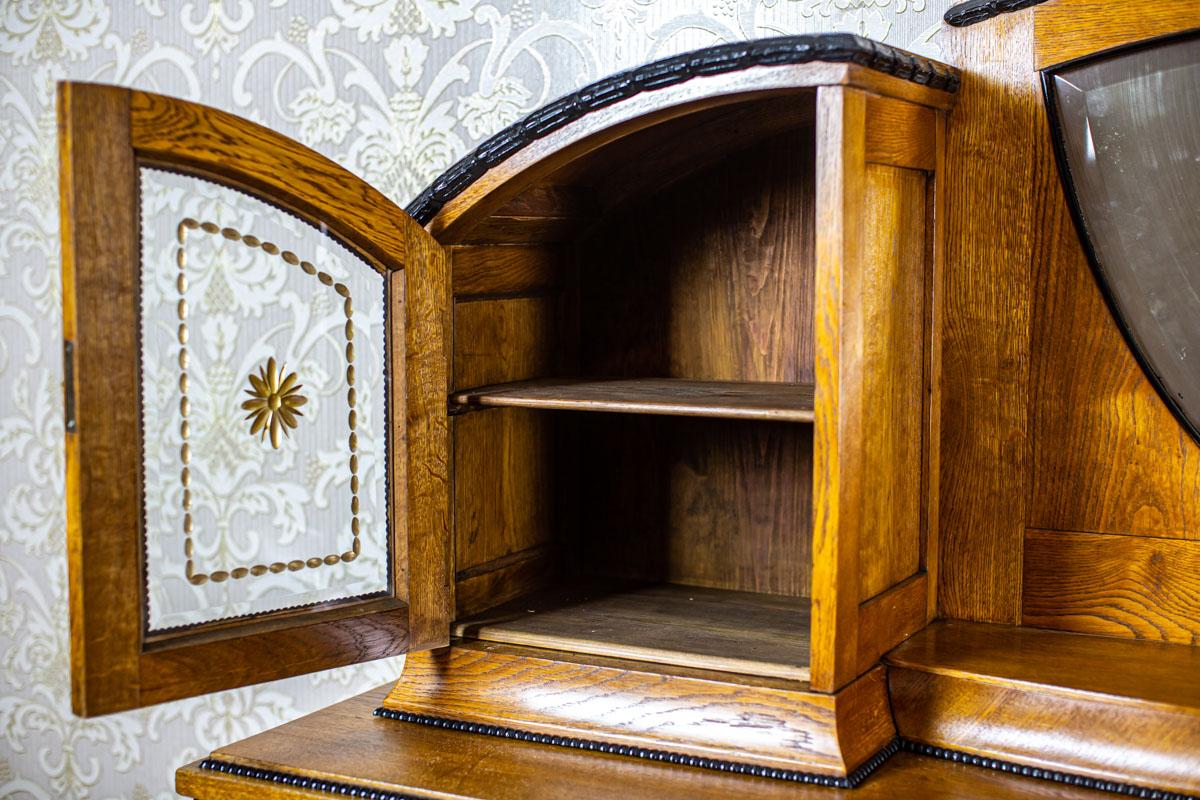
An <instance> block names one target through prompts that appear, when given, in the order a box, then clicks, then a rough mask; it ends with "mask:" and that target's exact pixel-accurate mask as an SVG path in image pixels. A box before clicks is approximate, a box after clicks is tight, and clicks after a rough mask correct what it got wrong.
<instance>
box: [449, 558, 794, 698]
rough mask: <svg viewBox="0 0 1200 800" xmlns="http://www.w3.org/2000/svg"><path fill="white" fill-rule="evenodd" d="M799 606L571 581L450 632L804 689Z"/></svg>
mask: <svg viewBox="0 0 1200 800" xmlns="http://www.w3.org/2000/svg"><path fill="white" fill-rule="evenodd" d="M808 606H809V601H808V599H807V598H793V597H779V596H775V595H764V594H755V593H751V592H732V591H729V590H722V589H707V588H703V587H699V586H681V585H679V584H649V585H646V584H628V583H617V582H612V581H602V582H600V581H572V582H570V583H568V584H566V585H562V586H558V587H555V588H553V589H550V590H548V591H545V592H540V593H537V594H533V595H527V596H524V597H521V598H519V599H517V600H514V601H512V602H511V603H507V604H505V605H503V606H500V607H497V608H494V609H491V610H489V611H488V612H486V613H484V614H481V615H479V616H476V617H472V618H469V619H460V620H459V621H458V622H456V623H455V624H454V626H453V628H452V632H453V633H454V635H455V636H460V637H464V638H470V639H479V640H481V641H488V642H503V643H506V644H516V645H525V646H530V647H547V648H550V649H553V650H569V651H571V652H573V653H592V654H595V655H600V656H610V657H613V658H625V659H630V660H633V661H651V662H654V663H657V664H676V665H679V666H685V667H696V668H698V669H710V670H719V671H724V672H735V673H745V674H750V675H767V676H774V677H779V678H791V679H793V680H798V681H807V680H808V657H809V654H808Z"/></svg>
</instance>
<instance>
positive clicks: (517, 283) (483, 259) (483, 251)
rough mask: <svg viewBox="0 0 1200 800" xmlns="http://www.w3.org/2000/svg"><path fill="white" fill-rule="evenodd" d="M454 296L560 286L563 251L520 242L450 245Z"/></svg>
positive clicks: (467, 296)
mask: <svg viewBox="0 0 1200 800" xmlns="http://www.w3.org/2000/svg"><path fill="white" fill-rule="evenodd" d="M450 258H451V262H452V264H453V270H452V272H453V276H454V278H453V286H454V296H455V298H456V299H465V298H478V297H481V296H484V297H486V296H495V295H506V294H513V295H515V294H523V293H530V292H537V291H546V290H551V289H556V288H560V287H561V286H562V282H563V274H562V273H563V264H562V260H563V258H564V254H563V253H562V251H561V250H560V249H558V248H552V247H525V246H520V245H512V246H506V245H496V246H486V245H480V246H458V247H452V248H450Z"/></svg>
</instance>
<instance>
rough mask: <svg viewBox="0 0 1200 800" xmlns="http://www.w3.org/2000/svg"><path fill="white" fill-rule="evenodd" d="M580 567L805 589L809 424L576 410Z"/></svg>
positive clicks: (774, 589) (752, 587)
mask: <svg viewBox="0 0 1200 800" xmlns="http://www.w3.org/2000/svg"><path fill="white" fill-rule="evenodd" d="M579 424H580V433H579V439H580V449H579V452H580V453H581V454H583V456H582V457H581V458H580V461H579V473H580V475H581V481H580V484H579V487H580V488H579V490H578V504H579V526H578V531H579V542H578V543H577V545H576V547H577V548H578V551H579V553H580V554H581V556H582V560H581V566H582V567H583V568H584V569H585V570H588V571H593V572H598V573H602V574H606V575H614V576H620V577H626V578H637V579H646V580H663V581H670V582H672V583H683V584H690V585H696V586H709V587H713V588H717V589H734V590H739V591H748V592H766V593H770V594H781V595H789V596H793V597H806V596H808V594H809V586H810V584H811V580H812V578H811V567H810V564H811V560H812V557H811V543H812V428H811V426H809V425H803V424H794V423H758V422H745V421H740V420H706V419H688V418H672V417H640V416H625V415H608V414H595V415H580V418H579Z"/></svg>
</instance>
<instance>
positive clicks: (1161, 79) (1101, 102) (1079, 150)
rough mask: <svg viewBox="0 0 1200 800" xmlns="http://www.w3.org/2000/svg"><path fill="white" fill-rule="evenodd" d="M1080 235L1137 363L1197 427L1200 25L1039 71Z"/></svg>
mask: <svg viewBox="0 0 1200 800" xmlns="http://www.w3.org/2000/svg"><path fill="white" fill-rule="evenodd" d="M1045 88H1046V91H1047V99H1048V101H1049V102H1048V105H1049V109H1050V114H1051V119H1052V123H1053V125H1054V128H1055V135H1056V136H1057V137H1059V156H1060V159H1064V160H1065V165H1064V164H1060V166H1064V167H1065V168H1064V169H1063V177H1064V180H1065V181H1066V183H1067V186H1066V189H1067V191H1068V195H1069V196H1070V195H1073V199H1074V203H1075V207H1076V212H1077V217H1078V221H1079V222H1080V224H1081V226H1082V229H1081V231H1080V234H1081V238H1083V239H1084V240H1085V246H1090V249H1091V253H1090V255H1091V256H1092V262H1093V266H1094V267H1095V269H1096V271H1097V274H1098V276H1099V278H1100V281H1101V284H1102V285H1103V286H1104V288H1105V291H1106V292H1107V293H1108V295H1109V300H1110V302H1111V303H1112V305H1113V306H1114V308H1115V310H1116V312H1117V315H1118V317H1119V319H1120V322H1121V324H1122V325H1123V326H1124V327H1125V329H1126V334H1127V335H1128V337H1129V338H1130V340H1131V343H1132V344H1133V346H1134V348H1135V351H1137V354H1138V356H1139V359H1140V360H1141V362H1142V364H1143V366H1145V367H1146V369H1147V370H1148V372H1149V373H1150V374H1151V379H1152V380H1155V381H1156V383H1157V384H1158V389H1159V391H1160V392H1161V393H1162V394H1163V396H1164V397H1165V398H1166V399H1167V400H1168V402H1169V404H1170V405H1171V406H1172V407H1173V410H1174V411H1175V413H1176V414H1177V415H1179V416H1180V418H1181V420H1182V421H1184V422H1185V423H1186V424H1187V425H1188V426H1189V427H1190V429H1191V432H1192V435H1193V436H1196V435H1197V431H1200V36H1197V35H1190V36H1187V37H1183V38H1180V37H1175V38H1172V39H1170V40H1165V41H1161V42H1157V43H1152V44H1150V45H1148V46H1143V47H1138V48H1134V49H1125V50H1122V51H1118V52H1116V53H1111V54H1108V55H1099V56H1094V57H1091V58H1088V59H1084V60H1081V61H1076V62H1072V63H1071V64H1068V65H1065V66H1064V67H1061V68H1058V69H1054V70H1051V71H1050V72H1049V73H1048V75H1047V78H1046V81H1045Z"/></svg>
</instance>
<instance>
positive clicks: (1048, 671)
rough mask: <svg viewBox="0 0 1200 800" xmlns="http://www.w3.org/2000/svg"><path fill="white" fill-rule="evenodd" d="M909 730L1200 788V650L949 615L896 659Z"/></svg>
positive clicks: (894, 676) (916, 736)
mask: <svg viewBox="0 0 1200 800" xmlns="http://www.w3.org/2000/svg"><path fill="white" fill-rule="evenodd" d="M887 662H888V665H889V668H888V680H889V685H890V696H891V702H892V709H893V712H894V714H895V717H896V725H897V728H898V729H899V731H900V735H901V736H904V737H906V738H909V739H913V740H915V741H919V742H925V743H928V744H933V745H937V746H941V747H948V748H953V749H958V750H963V751H966V752H970V753H976V754H981V755H986V756H990V757H994V758H1001V759H1005V760H1009V761H1015V762H1017V763H1021V764H1027V765H1031V766H1036V767H1042V768H1045V769H1055V770H1062V771H1065V772H1068V773H1072V774H1075V775H1084V776H1089V777H1093V778H1098V779H1102V780H1111V781H1117V782H1123V783H1131V784H1135V785H1139V786H1147V787H1151V788H1158V789H1166V790H1172V791H1179V792H1188V793H1194V792H1196V791H1197V790H1200V686H1198V684H1197V682H1196V681H1195V676H1196V675H1197V674H1200V672H1198V670H1200V650H1197V649H1196V648H1194V647H1181V646H1177V645H1165V644H1158V643H1151V642H1134V641H1126V640H1120V639H1109V638H1103V637H1097V636H1084V635H1080V634H1071V633H1061V632H1057V631H1041V630H1035V629H1031V628H1016V627H1010V626H999V625H984V624H978V623H965V622H939V623H935V624H934V625H931V626H930V627H929V628H927V629H926V630H925V631H923V632H921V633H920V634H917V635H916V636H914V637H913V638H912V639H910V640H909V641H908V642H906V643H905V644H903V645H901V646H900V647H899V648H897V649H896V650H895V651H893V652H892V653H890V654H889V655H888V657H887Z"/></svg>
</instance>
